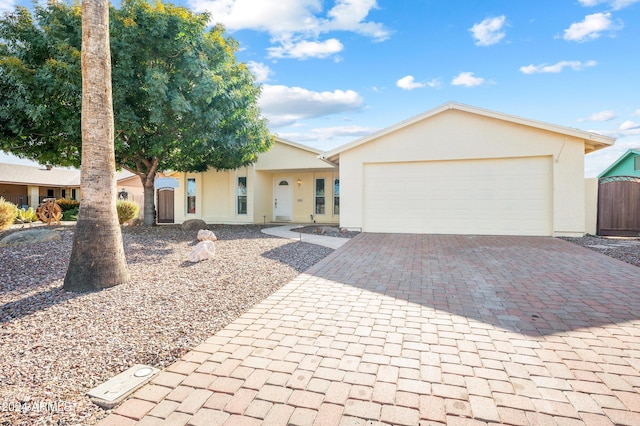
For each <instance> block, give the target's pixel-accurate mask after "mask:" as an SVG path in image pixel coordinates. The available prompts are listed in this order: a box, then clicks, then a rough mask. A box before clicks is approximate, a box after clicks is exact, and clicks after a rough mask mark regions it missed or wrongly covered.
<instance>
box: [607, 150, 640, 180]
mask: <svg viewBox="0 0 640 426" xmlns="http://www.w3.org/2000/svg"><path fill="white" fill-rule="evenodd" d="M632 155H633V156H634V157H635V156H638V155H640V150H638V149H630V150H628V151H627V152H625V153H624V154H622V155H621V156H620V158H618V159H617V160H616V161H614V162H613V163H612V164H611V165H610V166H609V167H607V168H606V169H605V170H604V171H603V172H602V173H600V174H599V175H598V178H601V177H603V176H606V175H607V174H608V173H609V172H610V171H612V170H613V169H615V168H616V167H617V166H618V164H620V163H622V162H623V161H624V160H626V159H627V158H628V157H630V156H632Z"/></svg>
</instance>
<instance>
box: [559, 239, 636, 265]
mask: <svg viewBox="0 0 640 426" xmlns="http://www.w3.org/2000/svg"><path fill="white" fill-rule="evenodd" d="M563 239H564V240H567V241H569V242H572V243H574V244H578V245H580V246H582V247H586V248H588V249H591V250H595V251H597V252H600V253H602V254H605V255H607V256H611V257H613V258H616V259H618V260H622V261H623V262H627V263H630V264H632V265H636V266H638V267H640V239H639V238H614V237H608V238H603V237H595V236H593V235H588V236H585V237H581V238H563Z"/></svg>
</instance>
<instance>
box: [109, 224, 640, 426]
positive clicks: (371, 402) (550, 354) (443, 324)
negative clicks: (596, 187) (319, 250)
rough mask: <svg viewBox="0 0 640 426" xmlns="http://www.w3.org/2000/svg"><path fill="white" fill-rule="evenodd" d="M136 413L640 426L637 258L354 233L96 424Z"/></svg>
mask: <svg viewBox="0 0 640 426" xmlns="http://www.w3.org/2000/svg"><path fill="white" fill-rule="evenodd" d="M133 419H136V420H137V419H141V421H140V423H139V424H187V423H188V424H193V425H215V424H225V425H226V424H229V425H245V424H246V425H252V424H268V425H272V424H273V425H275V424H295V425H312V424H319V425H338V424H340V425H364V424H379V423H380V424H392V425H417V424H425V425H426V424H437V423H448V424H485V423H487V424H488V423H494V424H495V423H501V424H516V425H526V424H560V425H565V424H567V425H572V424H589V425H592V424H627V425H640V268H637V267H635V266H632V265H628V264H625V263H623V262H620V261H617V260H615V259H611V258H609V257H606V256H603V255H601V254H598V253H595V252H592V251H590V250H588V249H584V248H581V247H578V246H575V245H573V244H571V243H568V242H565V241H562V240H558V239H553V238H537V237H492V236H482V237H480V236H434V235H388V234H361V235H359V236H358V237H356V238H354V239H353V240H352V241H350V242H349V243H348V244H346V245H345V246H343V247H342V248H340V249H338V250H336V251H335V252H334V253H332V254H331V255H330V256H329V257H327V258H326V259H324V260H323V261H321V262H320V263H319V264H317V265H315V266H314V267H312V268H311V269H310V270H309V271H307V272H306V273H304V274H301V275H300V276H299V277H297V278H296V279H294V280H293V281H292V282H291V283H289V284H287V285H286V286H285V287H283V288H282V289H280V290H279V291H277V292H276V293H274V294H273V295H272V296H270V297H269V298H268V299H266V300H265V301H264V302H262V303H260V304H259V305H257V306H255V307H254V308H252V309H251V310H250V311H249V312H247V313H246V314H244V315H243V316H242V317H241V318H239V319H238V320H237V321H235V322H234V323H232V324H230V325H229V326H228V327H226V328H225V329H224V330H222V331H220V332H219V333H218V334H217V335H215V336H213V337H211V338H210V339H208V340H207V341H206V342H205V343H203V344H201V345H200V346H198V347H196V348H195V349H194V350H193V351H192V352H190V353H189V354H187V355H186V356H185V357H184V358H183V360H181V361H179V362H177V363H176V364H174V365H172V366H170V367H169V368H167V369H166V370H165V371H163V372H162V373H160V375H158V376H157V377H156V378H155V379H154V380H153V382H152V384H149V385H147V386H145V387H144V388H142V389H141V390H139V391H138V392H137V393H135V394H134V397H133V398H130V399H129V400H128V401H126V402H125V403H124V404H123V405H121V406H120V407H119V408H117V409H116V410H115V412H114V414H113V415H111V416H110V417H108V418H107V419H105V420H104V421H103V424H129V423H134V420H133ZM161 419H166V422H165V423H163V422H162V421H161Z"/></svg>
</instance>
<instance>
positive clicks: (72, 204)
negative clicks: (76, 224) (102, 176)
mask: <svg viewBox="0 0 640 426" xmlns="http://www.w3.org/2000/svg"><path fill="white" fill-rule="evenodd" d="M56 204H57V205H59V206H60V209H61V210H62V213H63V214H64V212H66V211H67V210H73V209H77V208H78V207H79V206H80V201H78V200H72V199H69V198H60V199H58V200H56ZM76 214H78V212H77V211H76Z"/></svg>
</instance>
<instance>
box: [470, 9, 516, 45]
mask: <svg viewBox="0 0 640 426" xmlns="http://www.w3.org/2000/svg"><path fill="white" fill-rule="evenodd" d="M506 21H507V18H506V17H505V16H504V15H502V16H496V17H494V18H487V19H485V20H483V21H482V22H480V23H477V24H474V25H473V26H472V27H471V28H469V31H470V32H471V35H472V36H473V38H474V40H475V41H476V43H475V44H476V46H491V45H492V44H496V43H498V42H499V41H500V40H502V39H503V38H504V36H505V35H506V33H505V32H504V31H503V28H504V26H505V23H506Z"/></svg>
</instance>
